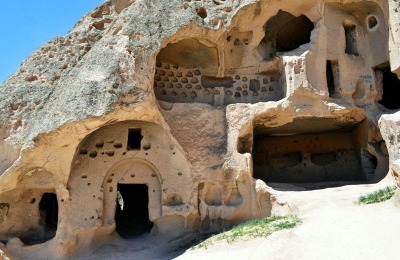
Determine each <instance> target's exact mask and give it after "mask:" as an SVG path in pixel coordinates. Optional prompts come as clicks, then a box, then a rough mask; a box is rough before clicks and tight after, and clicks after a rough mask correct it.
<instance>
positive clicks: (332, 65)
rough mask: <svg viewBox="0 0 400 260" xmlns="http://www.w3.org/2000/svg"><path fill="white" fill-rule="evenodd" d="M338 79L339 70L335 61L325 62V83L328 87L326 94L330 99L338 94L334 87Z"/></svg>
mask: <svg viewBox="0 0 400 260" xmlns="http://www.w3.org/2000/svg"><path fill="white" fill-rule="evenodd" d="M338 77H339V68H338V63H337V62H336V61H330V60H328V61H326V83H327V85H328V92H329V96H330V97H333V98H334V97H336V96H337V95H336V94H338V93H337V91H336V86H337V82H338Z"/></svg>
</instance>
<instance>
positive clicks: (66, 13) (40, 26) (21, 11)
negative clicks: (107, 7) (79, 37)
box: [0, 0, 104, 85]
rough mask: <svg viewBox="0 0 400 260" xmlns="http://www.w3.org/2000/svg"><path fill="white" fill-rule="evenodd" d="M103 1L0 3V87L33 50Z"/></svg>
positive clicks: (11, 0)
mask: <svg viewBox="0 0 400 260" xmlns="http://www.w3.org/2000/svg"><path fill="white" fill-rule="evenodd" d="M103 2H104V0H36V1H33V0H0V17H1V18H2V22H1V23H0V35H1V36H0V85H1V84H2V83H3V82H4V80H6V78H8V77H9V76H11V74H13V73H14V72H15V71H16V70H17V69H18V67H19V65H20V64H21V63H22V61H24V60H25V59H26V58H27V57H28V56H29V55H30V54H31V53H32V52H33V51H34V50H36V49H37V48H39V47H40V46H41V45H43V44H44V43H45V42H47V41H48V40H50V39H53V38H55V37H56V36H59V35H61V36H63V35H65V34H67V33H68V31H69V30H70V29H72V27H73V26H74V25H75V24H76V23H77V22H78V20H79V19H80V18H81V17H82V16H83V15H84V14H86V13H88V12H89V11H91V10H93V9H94V8H96V7H97V6H99V5H100V4H101V3H103Z"/></svg>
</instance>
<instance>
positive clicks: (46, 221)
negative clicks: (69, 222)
mask: <svg viewBox="0 0 400 260" xmlns="http://www.w3.org/2000/svg"><path fill="white" fill-rule="evenodd" d="M38 208H39V214H40V221H39V224H40V230H32V231H33V232H28V234H26V235H24V236H21V241H22V242H24V244H26V245H34V244H40V243H44V242H46V241H48V240H50V239H52V238H53V237H55V235H56V231H57V225H58V201H57V195H56V194H55V193H44V194H43V196H42V198H41V199H40V202H39V203H38Z"/></svg>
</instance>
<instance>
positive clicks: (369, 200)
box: [358, 186, 396, 204]
mask: <svg viewBox="0 0 400 260" xmlns="http://www.w3.org/2000/svg"><path fill="white" fill-rule="evenodd" d="M395 191H396V186H392V187H386V188H384V189H380V190H377V191H374V192H372V193H368V194H366V195H364V196H361V197H359V198H358V204H373V203H379V202H382V201H386V200H388V199H390V198H391V197H393V195H394V193H395Z"/></svg>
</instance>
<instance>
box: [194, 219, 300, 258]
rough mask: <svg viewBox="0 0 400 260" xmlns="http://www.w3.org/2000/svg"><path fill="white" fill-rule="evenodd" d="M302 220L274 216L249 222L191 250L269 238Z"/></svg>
mask: <svg viewBox="0 0 400 260" xmlns="http://www.w3.org/2000/svg"><path fill="white" fill-rule="evenodd" d="M299 223H301V220H300V219H299V218H298V217H297V216H284V217H280V216H272V217H269V218H264V219H255V220H249V221H247V222H245V223H242V224H240V225H238V226H235V227H233V228H232V229H230V230H227V231H224V232H222V233H219V234H216V235H213V236H211V237H210V238H208V239H206V240H204V241H202V242H201V243H199V244H197V245H196V246H193V247H192V248H191V249H192V250H193V249H198V248H202V247H205V248H206V249H207V247H208V246H210V245H213V244H214V243H215V242H218V241H223V240H225V241H226V242H228V243H233V242H236V241H246V240H249V239H252V238H256V237H267V236H269V235H271V234H272V233H274V232H275V231H279V230H283V229H290V228H294V227H295V226H296V225H297V224H299Z"/></svg>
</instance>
